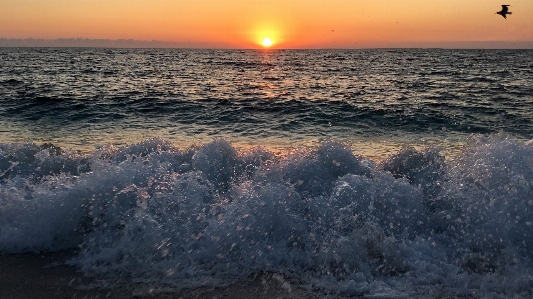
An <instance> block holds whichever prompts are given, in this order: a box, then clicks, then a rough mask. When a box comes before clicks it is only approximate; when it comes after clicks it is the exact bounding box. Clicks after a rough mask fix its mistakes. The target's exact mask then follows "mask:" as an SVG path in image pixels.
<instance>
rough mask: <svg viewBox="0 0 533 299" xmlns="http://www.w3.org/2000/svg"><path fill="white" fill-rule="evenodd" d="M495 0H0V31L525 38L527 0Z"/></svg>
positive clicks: (60, 35)
mask: <svg viewBox="0 0 533 299" xmlns="http://www.w3.org/2000/svg"><path fill="white" fill-rule="evenodd" d="M500 2H501V1H495V0H490V1H482V0H473V1H468V2H465V1H458V0H448V1H447V0H434V1H427V0H410V1H401V2H400V1H394V0H373V1H371V0H361V1H355V0H330V1H323V0H292V1H291V0H268V1H263V0H257V1H246V0H226V1H218V0H195V1H193V0H176V1H170V0H152V1H148V0H113V1H100V0H92V1H89V0H80V1H61V0H3V1H1V2H0V38H3V39H4V41H5V40H13V39H20V40H23V39H28V38H33V39H43V40H56V39H68V38H83V39H85V38H87V39H92V40H121V39H125V40H127V39H133V40H138V41H163V42H166V43H169V44H174V45H180V47H187V45H191V47H195V46H196V47H198V45H201V47H202V48H235V49H247V48H262V47H269V48H278V49H281V48H283V49H292V48H294V49H301V48H303V49H305V48H368V47H450V45H452V47H457V48H465V47H470V46H471V45H473V44H476V43H477V44H482V45H483V46H482V47H484V48H487V47H488V48H490V47H496V48H497V47H508V45H525V47H532V42H533V30H532V29H531V28H533V18H530V16H531V14H532V13H533V2H532V1H529V0H514V1H511V2H509V3H507V2H506V3H505V4H510V5H511V7H510V11H512V12H513V14H512V15H510V16H508V18H507V20H505V19H504V18H502V17H501V16H499V15H496V14H495V12H496V11H499V10H500V9H501V4H502V3H500ZM265 39H268V40H270V44H268V45H266V44H265V43H264V41H265ZM453 45H454V46H453ZM506 45H507V46H506ZM0 46H1V45H0Z"/></svg>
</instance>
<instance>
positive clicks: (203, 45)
mask: <svg viewBox="0 0 533 299" xmlns="http://www.w3.org/2000/svg"><path fill="white" fill-rule="evenodd" d="M355 44H356V45H357V44H359V46H351V47H345V46H340V47H339V46H338V47H332V46H316V47H310V46H308V47H305V46H302V47H294V48H277V47H272V48H262V47H260V46H259V45H258V46H257V47H256V48H243V47H236V46H234V45H231V44H228V43H220V42H212V43H211V42H191V41H186V42H176V41H164V40H137V39H131V38H130V39H124V38H121V39H101V38H81V37H78V38H56V39H52V38H49V39H47V38H32V37H30V38H2V37H0V48H110V49H136V48H137V49H150V48H152V49H212V50H216V49H221V50H248V49H250V50H251V49H254V50H255V49H264V50H268V49H271V50H335V49H338V50H343V49H344V50H348V49H354V50H355V49H401V48H417V49H424V48H426V49H434V48H436V49H438V48H442V49H533V41H474V40H472V41H403V42H398V41H364V42H361V43H355ZM476 45H477V46H483V47H476Z"/></svg>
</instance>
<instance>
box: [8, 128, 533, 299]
mask: <svg viewBox="0 0 533 299" xmlns="http://www.w3.org/2000/svg"><path fill="white" fill-rule="evenodd" d="M532 186H533V148H532V147H531V145H530V144H528V143H524V142H520V141H517V140H515V139H511V138H506V137H502V136H499V135H492V136H482V135H477V136H473V137H472V138H471V140H470V141H469V144H468V146H467V147H465V149H464V150H463V151H462V152H461V153H460V154H459V155H458V156H457V157H455V158H453V159H451V160H450V159H448V160H447V159H445V157H444V156H442V155H441V154H440V151H439V149H438V148H426V149H423V150H416V149H414V148H404V149H402V150H400V151H399V152H397V153H396V154H394V155H391V156H390V157H388V158H387V159H385V160H383V161H381V162H379V163H378V162H375V161H372V160H370V159H367V158H365V157H362V156H355V155H354V154H353V153H352V149H351V148H349V147H347V146H345V145H343V144H340V143H337V142H335V141H327V142H323V143H322V144H321V145H320V146H319V147H318V148H316V149H314V150H309V149H299V150H294V151H292V152H289V153H286V154H284V155H276V154H274V153H272V152H270V151H268V150H266V149H264V148H261V147H258V148H255V149H251V150H246V151H238V150H236V149H235V148H234V147H233V146H232V145H231V144H230V143H228V142H226V141H225V140H222V139H216V140H214V141H212V142H210V143H207V144H203V145H200V146H195V147H191V148H188V149H184V150H180V149H178V148H176V147H175V146H174V145H172V144H171V143H169V142H167V141H165V140H162V139H148V140H146V141H144V142H141V143H137V144H131V145H129V146H125V147H121V148H116V147H113V146H107V147H103V148H101V149H98V150H96V151H94V152H93V153H91V154H90V155H80V154H78V153H77V152H74V151H70V150H68V149H62V148H60V147H58V146H55V145H52V144H43V145H37V144H34V143H24V144H9V143H6V144H1V145H0V252H3V253H20V252H40V251H59V250H63V249H69V248H79V252H78V255H77V256H76V257H75V258H73V259H72V260H71V261H69V263H70V264H72V265H75V266H77V267H79V269H80V270H81V271H83V273H85V274H86V275H90V276H96V277H98V278H99V280H100V281H102V283H103V285H106V284H107V285H108V284H109V283H110V282H126V283H135V284H137V283H140V284H144V285H150V288H151V289H155V290H157V289H161V290H163V289H164V290H168V289H169V288H170V289H181V288H187V287H197V286H218V285H226V284H229V283H232V282H235V281H238V280H247V279H250V277H253V275H256V274H258V273H263V272H271V273H272V272H274V273H278V274H279V275H283V276H284V277H285V279H287V280H288V281H290V282H291V283H298V284H301V285H303V286H306V287H309V288H313V289H317V290H326V291H328V292H339V293H344V294H349V295H365V296H378V297H379V296H382V297H393V298H394V297H420V298H427V297H446V296H453V297H456V296H473V297H477V296H481V297H491V298H492V297H494V298H500V297H501V298H507V297H514V298H520V297H523V298H526V297H530V296H531V295H533V294H532V291H531V290H532V289H533V279H532V278H531V277H533V276H532V275H533V271H532V269H533V268H532V266H533V264H532V258H533V254H532V253H533V200H532V198H533V188H532Z"/></svg>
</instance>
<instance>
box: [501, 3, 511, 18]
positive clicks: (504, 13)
mask: <svg viewBox="0 0 533 299" xmlns="http://www.w3.org/2000/svg"><path fill="white" fill-rule="evenodd" d="M509 6H511V5H509V4H502V10H501V11H499V12H497V14H499V15H501V16H502V17H503V18H504V19H506V20H507V15H510V14H512V12H510V11H509Z"/></svg>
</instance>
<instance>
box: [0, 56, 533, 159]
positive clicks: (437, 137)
mask: <svg viewBox="0 0 533 299" xmlns="http://www.w3.org/2000/svg"><path fill="white" fill-rule="evenodd" d="M532 54H533V52H531V51H529V50H439V49H429V50H416V49H413V50H353V51H341V50H335V51H312V50H302V51H296V50H290V51H251V50H250V51H245V50H244V51H225V50H164V49H163V50H161V49H157V50H144V49H143V50H131V49H124V50H122V49H9V48H4V49H0V56H1V60H0V61H1V62H0V63H1V68H0V69H1V71H0V101H1V106H0V119H1V120H0V121H1V122H2V127H3V128H8V129H5V135H6V136H7V137H5V138H4V139H5V141H19V142H20V141H22V140H34V141H40V142H52V143H60V144H63V145H65V146H69V147H73V148H80V147H82V148H86V149H89V150H91V146H101V145H104V144H109V143H111V144H115V145H126V144H129V143H131V142H138V141H141V140H143V139H144V138H146V137H162V138H165V139H167V140H171V141H173V142H174V143H176V144H177V145H178V146H181V147H186V146H189V145H191V143H192V142H198V143H205V142H209V141H211V140H212V139H213V138H214V137H221V138H225V139H226V140H228V141H230V142H232V143H233V142H235V143H239V144H244V145H262V146H272V147H275V148H287V147H293V146H302V145H304V146H307V145H311V146H316V145H318V144H319V142H320V141H324V140H327V139H335V140H338V141H340V142H343V143H347V144H350V145H354V144H369V143H370V144H372V145H368V146H366V147H367V148H366V149H365V152H366V153H368V154H371V155H372V154H375V155H377V156H379V155H382V156H383V155H384V154H390V153H391V152H390V151H387V152H382V148H380V146H379V144H380V143H381V144H382V147H386V146H388V145H391V146H392V145H394V150H397V149H398V148H399V146H400V145H403V144H408V145H427V144H441V146H443V147H444V148H448V147H452V148H453V147H454V144H457V143H462V142H464V140H465V139H466V137H467V136H468V135H469V134H471V133H481V134H487V133H495V132H500V131H503V132H506V133H509V134H511V135H513V136H515V137H517V138H526V139H529V138H531V137H533V120H532V117H531V116H532V115H533V113H532V112H533V111H532V108H531V107H532V105H531V102H532V100H533V83H532V82H533V71H532V68H531V66H532V64H533V61H532V59H531V56H532ZM373 147H374V149H375V150H376V153H372V151H373V150H372V148H373ZM381 158H382V157H381Z"/></svg>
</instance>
